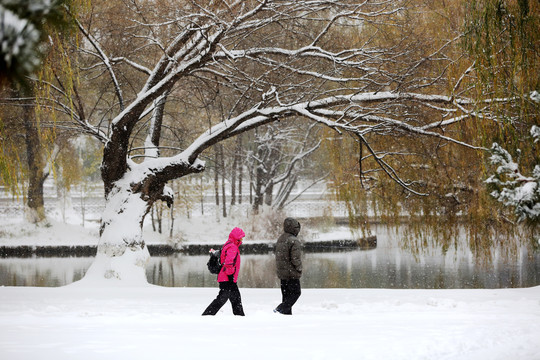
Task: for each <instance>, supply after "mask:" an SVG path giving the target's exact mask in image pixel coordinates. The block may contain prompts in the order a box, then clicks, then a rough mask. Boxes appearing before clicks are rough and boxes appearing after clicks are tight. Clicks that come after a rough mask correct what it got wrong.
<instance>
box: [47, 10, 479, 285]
mask: <svg viewBox="0 0 540 360" xmlns="http://www.w3.org/2000/svg"><path fill="white" fill-rule="evenodd" d="M107 5H108V6H113V5H112V4H108V3H107ZM406 5H407V1H399V0H392V1H385V0H381V1H377V2H373V1H365V0H362V1H353V0H350V1H349V0H346V1H343V0H339V1H337V0H336V1H319V0H297V1H281V0H280V1H277V0H250V1H245V0H242V1H240V0H238V1H234V0H230V1H213V0H207V1H194V0H192V1H190V0H185V1H181V2H178V1H174V2H171V3H170V4H168V3H167V2H163V3H160V5H159V6H160V7H157V6H156V4H147V3H145V2H139V1H137V0H129V1H126V2H123V3H122V4H114V6H115V7H121V9H115V11H114V16H112V15H110V16H105V15H104V14H102V13H99V8H97V7H96V8H94V9H93V12H94V13H92V14H90V16H88V17H87V18H85V19H81V20H80V22H79V27H80V30H81V31H82V33H83V34H84V36H85V38H86V41H84V42H82V48H80V49H79V50H80V58H79V60H78V61H79V62H80V64H81V71H83V72H85V73H87V75H86V76H87V77H86V79H87V80H86V81H87V82H88V84H90V83H91V82H92V81H98V83H99V86H102V87H104V88H106V89H108V93H107V94H105V95H103V96H101V97H100V98H96V97H95V95H92V93H91V92H90V91H88V90H87V93H88V96H87V98H86V99H85V101H86V104H84V106H87V107H89V108H90V109H89V111H74V110H73V107H70V106H66V105H65V104H68V103H70V101H72V103H76V104H79V102H78V101H77V99H74V98H73V95H69V96H68V94H66V93H64V92H62V91H61V89H58V90H59V91H58V97H57V98H56V99H55V102H54V104H53V105H54V106H55V107H57V108H61V109H62V110H63V111H65V112H67V113H68V114H69V116H70V117H71V118H72V119H73V120H74V121H75V122H76V123H77V125H78V126H80V127H81V128H82V129H84V131H86V132H87V133H89V134H92V135H94V136H95V137H97V138H98V139H100V140H101V141H102V142H103V143H104V152H103V162H102V167H101V175H102V179H103V182H104V187H105V194H106V209H105V211H104V213H103V217H102V224H101V230H100V236H101V238H100V242H99V246H98V254H97V257H96V260H95V262H94V263H93V265H92V267H91V269H90V270H89V272H88V273H89V274H91V273H96V274H97V275H99V276H104V277H105V278H114V279H122V280H125V279H134V280H135V281H141V280H142V279H145V273H144V266H145V264H146V261H147V259H148V251H147V248H146V245H145V243H144V239H143V238H142V224H143V221H144V218H145V216H146V215H147V213H148V212H149V211H150V209H151V206H152V204H153V203H154V202H156V201H158V200H163V201H167V202H169V203H170V202H171V201H172V200H173V194H172V192H171V191H170V189H169V188H168V187H167V186H166V184H167V182H168V181H171V180H173V179H178V178H181V177H183V176H187V175H189V174H193V173H199V172H201V171H204V169H205V163H204V161H203V160H202V159H201V156H203V152H204V151H205V150H207V149H209V148H211V147H213V146H214V145H216V144H219V143H222V142H224V141H226V140H227V139H231V138H233V137H235V136H237V135H239V134H242V133H245V132H247V131H249V130H252V129H255V128H258V127H260V126H262V125H265V124H269V123H273V122H276V121H278V120H280V119H287V118H290V119H294V118H298V117H301V118H305V119H307V120H309V121H311V122H314V123H317V124H322V125H324V126H327V127H330V128H331V129H334V130H335V131H337V132H347V133H350V134H353V135H354V136H355V137H356V138H357V139H358V141H359V142H361V143H362V144H363V146H364V148H365V149H366V151H367V152H368V153H369V156H370V157H371V158H372V159H374V161H375V162H376V163H377V164H378V165H379V166H380V168H381V169H382V170H383V171H384V172H385V173H386V174H387V175H388V176H389V177H391V178H392V179H394V180H395V181H396V182H397V183H399V184H400V185H401V186H403V187H404V188H405V189H407V191H409V192H411V193H418V191H417V190H415V186H414V182H411V181H406V180H404V179H401V178H400V176H399V173H398V172H397V171H396V170H395V169H394V168H393V167H392V164H391V161H390V158H391V154H395V153H397V150H396V149H385V148H379V149H378V148H376V146H378V145H380V144H382V143H381V142H376V141H374V140H372V139H377V138H378V137H381V136H382V137H391V136H396V137H397V136H410V137H414V138H415V139H417V141H422V139H424V138H429V139H432V138H436V139H438V140H440V141H441V142H448V143H455V144H460V145H465V146H470V145H468V144H466V143H464V142H462V141H460V140H459V139H455V138H453V137H452V136H451V135H452V133H450V132H449V131H448V129H450V128H452V127H454V126H456V125H458V124H459V123H460V122H462V121H465V120H467V119H471V117H475V116H479V115H478V114H480V112H478V111H477V110H474V107H473V103H472V102H471V101H470V100H468V99H466V98H463V97H461V96H460V93H459V88H460V84H461V81H460V82H458V83H457V84H454V85H455V86H453V91H452V92H449V93H444V89H447V88H448V86H446V85H447V84H443V85H445V86H440V85H441V83H442V82H443V81H444V80H445V78H444V76H443V74H441V73H431V72H430V70H429V69H428V68H427V67H426V64H427V63H432V62H436V63H437V65H438V66H437V68H438V69H441V68H442V69H444V67H445V65H446V64H448V63H449V62H450V61H451V59H450V58H449V57H448V56H447V55H446V54H445V50H446V49H447V48H448V47H449V46H450V44H451V41H449V42H448V43H446V44H443V45H442V46H440V47H439V48H438V49H437V50H432V51H430V52H426V51H425V50H423V49H422V48H421V47H419V48H417V47H416V45H418V44H416V42H415V39H414V38H409V37H407V31H408V30H407V26H406V21H407V9H406V8H405V6H406ZM167 6H168V7H167ZM99 21H102V23H99ZM115 22H117V23H116V24H115ZM119 23H121V26H119ZM119 28H121V29H122V31H120V30H118V29H119ZM88 84H84V85H85V86H90V85H88ZM197 87H208V88H211V87H213V88H219V89H221V90H222V91H224V92H226V93H227V98H226V99H225V100H224V101H222V102H221V106H222V108H221V109H219V111H218V110H217V109H214V113H212V114H211V115H212V116H209V117H207V116H203V115H202V114H201V113H200V111H198V112H197V111H195V110H193V111H185V112H184V113H183V114H182V115H174V116H172V117H171V119H170V120H169V121H170V122H171V123H170V124H169V125H179V124H183V126H184V127H185V128H189V129H190V131H192V132H193V133H194V132H196V131H198V133H197V134H196V135H194V136H192V135H191V134H190V137H189V141H188V140H186V139H184V142H183V143H177V144H176V148H175V149H171V148H170V147H167V155H166V156H165V155H164V153H163V152H162V153H160V152H159V151H157V150H159V149H160V148H161V149H163V148H164V146H163V145H162V144H161V143H160V135H159V134H160V131H159V129H160V128H163V126H165V123H164V122H160V121H156V120H157V119H158V117H159V116H158V114H159V113H160V112H161V110H162V109H163V107H164V106H167V105H168V104H169V103H170V95H169V96H168V95H167V94H169V93H170V94H171V95H172V94H175V96H176V97H178V98H184V99H186V105H185V106H186V108H187V107H189V106H192V105H188V104H187V103H188V100H192V98H194V96H192V94H193V90H194V89H196V88H197ZM450 88H452V87H450ZM441 89H443V90H441ZM91 101H93V102H94V104H93V105H88V104H90V103H91ZM83 102H84V101H83ZM81 104H82V103H81ZM53 105H51V106H53ZM193 108H195V106H193ZM411 109H415V111H411ZM421 109H426V112H425V113H430V114H432V113H434V112H435V113H437V114H438V117H437V118H436V119H433V118H432V117H425V116H422V114H423V113H422V111H421ZM83 114H86V115H84V116H83ZM149 117H150V118H151V119H152V120H151V121H148V118H149ZM144 126H146V127H148V128H149V133H150V134H152V141H151V144H149V143H146V144H143V143H142V140H140V141H139V140H137V135H138V134H139V132H140V128H141V127H144ZM186 138H187V136H186ZM136 146H144V147H145V148H146V149H147V151H146V153H145V154H144V157H142V158H141V157H140V156H141V155H138V156H139V158H134V156H133V154H132V153H131V150H132V149H133V147H136ZM171 147H172V146H171ZM149 149H152V150H154V151H152V152H149ZM403 155H404V153H403V152H400V156H403ZM126 263H127V264H130V265H131V267H130V268H125V267H124V266H125V264H126ZM143 281H145V280H143Z"/></svg>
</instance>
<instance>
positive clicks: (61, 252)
mask: <svg viewBox="0 0 540 360" xmlns="http://www.w3.org/2000/svg"><path fill="white" fill-rule="evenodd" d="M221 245H222V244H186V245H181V246H178V247H174V246H171V245H166V244H151V245H148V251H149V252H150V256H167V255H173V254H176V253H180V254H185V255H206V254H208V251H209V250H210V249H211V248H214V249H219V248H220V247H221ZM376 247H377V237H376V236H370V237H367V238H362V239H359V240H328V241H313V242H305V243H304V251H305V252H339V251H352V250H372V249H375V248H376ZM273 251H274V244H273V243H256V244H250V243H244V244H243V245H242V253H243V254H267V253H269V252H273ZM96 252H97V246H93V245H74V246H68V245H59V246H28V245H23V246H0V258H30V257H93V256H96Z"/></svg>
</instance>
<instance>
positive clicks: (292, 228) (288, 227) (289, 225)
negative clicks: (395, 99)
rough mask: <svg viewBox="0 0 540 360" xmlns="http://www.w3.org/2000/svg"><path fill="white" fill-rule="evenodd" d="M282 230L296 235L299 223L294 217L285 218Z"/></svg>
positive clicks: (298, 230)
mask: <svg viewBox="0 0 540 360" xmlns="http://www.w3.org/2000/svg"><path fill="white" fill-rule="evenodd" d="M283 231H285V232H286V233H289V234H292V235H294V236H297V235H298V233H299V232H300V223H299V222H298V220H296V219H294V218H286V219H285V221H284V222H283Z"/></svg>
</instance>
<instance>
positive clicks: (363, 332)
mask: <svg viewBox="0 0 540 360" xmlns="http://www.w3.org/2000/svg"><path fill="white" fill-rule="evenodd" d="M241 293H242V298H243V303H244V309H245V312H246V316H245V317H235V316H233V315H232V312H231V309H230V305H229V304H226V305H225V306H224V307H223V309H222V310H221V312H220V313H218V315H216V316H215V317H211V316H209V317H202V316H200V314H201V313H202V311H203V310H204V308H205V307H206V306H207V305H208V304H209V303H210V301H212V299H213V298H214V297H215V296H216V295H217V286H216V288H165V287H157V286H150V285H149V286H146V287H133V288H129V287H122V288H114V287H93V286H88V284H86V285H84V286H83V285H80V284H77V283H76V284H75V285H70V286H65V287H60V288H32V287H2V288H0V331H1V334H2V336H1V337H0V358H1V359H10V360H11V359H13V360H15V359H58V360H60V359H115V360H116V359H152V358H155V359H209V358H213V357H217V358H220V359H253V358H257V359H273V360H274V359H336V360H337V359H348V360H350V359H366V360H368V359H392V360H394V359H397V360H399V359H475V360H482V359H486V360H488V359H489V360H495V359H500V360H506V359H529V360H535V359H540V341H539V339H540V287H534V288H529V289H497V290H386V289H303V294H302V296H301V297H300V300H299V301H298V303H297V305H295V307H294V310H293V311H294V313H295V314H294V315H293V316H284V315H279V314H274V313H272V309H273V307H275V306H276V305H277V304H278V303H279V300H280V296H281V294H280V292H279V289H242V288H241Z"/></svg>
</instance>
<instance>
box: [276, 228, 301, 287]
mask: <svg viewBox="0 0 540 360" xmlns="http://www.w3.org/2000/svg"><path fill="white" fill-rule="evenodd" d="M283 230H284V233H283V234H282V235H281V236H280V237H279V239H278V241H277V243H276V250H275V255H276V268H277V276H278V278H280V279H281V280H290V279H300V277H301V276H302V243H301V242H300V240H298V238H297V237H296V236H297V235H298V233H299V232H300V223H299V222H298V221H297V220H296V219H293V218H287V219H285V222H284V225H283Z"/></svg>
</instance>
